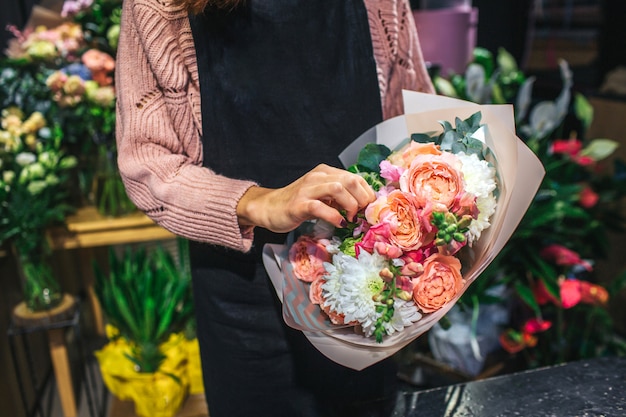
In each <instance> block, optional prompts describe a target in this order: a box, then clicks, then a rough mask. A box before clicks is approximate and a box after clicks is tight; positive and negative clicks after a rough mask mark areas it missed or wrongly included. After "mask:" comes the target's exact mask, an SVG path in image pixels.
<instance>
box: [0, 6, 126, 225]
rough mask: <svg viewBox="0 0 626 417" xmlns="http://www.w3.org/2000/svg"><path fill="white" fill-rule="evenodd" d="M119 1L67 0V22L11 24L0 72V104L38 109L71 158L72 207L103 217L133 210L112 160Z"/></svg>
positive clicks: (114, 162)
mask: <svg viewBox="0 0 626 417" xmlns="http://www.w3.org/2000/svg"><path fill="white" fill-rule="evenodd" d="M121 5H122V2H121V1H119V0H98V1H89V2H84V1H80V2H74V1H67V2H65V3H64V6H63V12H62V17H64V18H66V19H68V21H66V22H64V23H62V24H60V25H59V26H57V27H52V28H46V27H37V28H28V29H25V30H24V31H23V32H22V31H19V30H18V29H17V28H14V27H13V28H11V30H12V31H13V34H14V35H15V39H13V40H12V41H11V42H10V44H9V48H8V49H7V51H6V55H7V59H5V60H4V61H3V62H2V68H3V70H2V73H1V75H0V81H2V83H3V87H4V86H6V88H3V90H4V91H3V92H1V93H0V101H1V102H2V103H3V105H5V106H6V105H19V106H21V107H22V108H24V109H25V110H30V109H32V110H39V111H42V112H43V113H44V114H45V116H46V118H47V119H48V121H49V123H50V124H51V125H52V124H53V125H54V126H55V128H56V129H58V130H59V131H60V132H61V133H62V135H63V142H64V146H65V148H66V149H67V150H68V152H69V153H70V154H72V155H75V156H76V157H77V158H78V160H79V165H78V168H77V170H76V171H75V172H76V178H75V182H76V184H75V188H76V192H75V198H76V200H77V203H76V204H77V205H84V204H94V205H95V206H96V208H98V211H99V212H100V213H101V214H102V215H106V216H118V215H122V214H126V213H128V212H131V211H134V210H135V207H134V205H133V204H132V203H131V202H130V200H129V199H128V198H127V196H126V193H125V192H123V190H124V187H123V184H122V182H121V179H120V177H119V175H118V174H117V165H116V150H115V149H116V146H115V86H114V70H115V59H114V57H115V53H116V46H117V36H118V35H119V21H120V15H121ZM33 92H34V93H35V95H34V96H31V94H32V93H33Z"/></svg>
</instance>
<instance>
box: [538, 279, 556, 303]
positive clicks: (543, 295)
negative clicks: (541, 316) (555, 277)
mask: <svg viewBox="0 0 626 417" xmlns="http://www.w3.org/2000/svg"><path fill="white" fill-rule="evenodd" d="M533 295H534V296H535V300H537V304H539V305H541V306H542V305H544V304H547V303H549V302H552V303H554V304H556V305H558V304H559V300H558V299H557V298H556V297H555V296H553V295H552V294H550V291H548V289H547V288H546V284H544V283H543V281H542V280H538V281H537V282H536V283H535V285H534V286H533Z"/></svg>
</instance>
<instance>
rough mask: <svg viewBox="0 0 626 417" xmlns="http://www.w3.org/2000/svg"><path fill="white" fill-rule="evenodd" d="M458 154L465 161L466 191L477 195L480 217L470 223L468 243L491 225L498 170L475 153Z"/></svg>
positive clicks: (494, 206)
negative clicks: (490, 219)
mask: <svg viewBox="0 0 626 417" xmlns="http://www.w3.org/2000/svg"><path fill="white" fill-rule="evenodd" d="M457 156H458V157H459V158H460V159H461V162H462V163H463V168H462V171H463V179H464V180H465V189H466V191H468V192H470V193H472V194H474V195H475V196H476V206H477V207H478V211H479V213H478V218H477V219H476V220H474V221H472V223H471V224H470V228H469V229H470V230H469V234H468V241H469V242H468V243H469V244H471V243H472V242H473V241H475V240H477V239H478V238H479V237H480V234H481V233H482V231H483V230H485V229H486V228H488V227H489V226H490V223H489V218H490V217H491V216H492V215H493V213H494V212H495V210H496V198H495V197H494V194H493V192H494V191H495V189H496V181H495V174H496V170H495V169H494V168H493V167H492V166H491V165H489V163H488V162H487V161H485V160H480V159H478V157H477V156H476V155H475V154H472V155H466V154H464V153H459V154H457Z"/></svg>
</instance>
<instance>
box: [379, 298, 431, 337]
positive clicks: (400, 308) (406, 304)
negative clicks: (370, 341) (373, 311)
mask: <svg viewBox="0 0 626 417" xmlns="http://www.w3.org/2000/svg"><path fill="white" fill-rule="evenodd" d="M421 318H422V315H421V314H420V312H419V311H418V309H417V306H416V305H415V303H414V302H413V301H404V300H401V299H399V298H396V299H394V302H393V317H391V321H390V322H389V323H384V324H383V326H384V328H385V332H386V333H387V334H388V335H390V334H393V333H395V332H399V331H402V329H404V328H405V327H407V326H410V325H411V324H413V323H415V322H416V321H418V320H419V319H421Z"/></svg>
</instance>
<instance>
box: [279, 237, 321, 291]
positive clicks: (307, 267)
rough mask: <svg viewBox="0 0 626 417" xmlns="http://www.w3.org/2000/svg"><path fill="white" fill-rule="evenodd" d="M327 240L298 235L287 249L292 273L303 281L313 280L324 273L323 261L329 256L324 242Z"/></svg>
mask: <svg viewBox="0 0 626 417" xmlns="http://www.w3.org/2000/svg"><path fill="white" fill-rule="evenodd" d="M326 242H327V241H325V240H324V239H322V240H319V241H318V240H315V239H313V238H311V237H309V236H300V238H298V240H297V241H296V242H295V243H294V244H293V245H292V246H291V248H290V249H289V262H291V264H292V265H293V274H294V275H295V276H296V277H297V278H298V279H300V280H302V281H305V282H313V281H315V280H316V279H318V278H320V277H322V276H323V275H325V274H326V269H324V262H330V261H331V257H330V254H329V253H328V251H327V250H326V247H325V246H324V244H325V243H326Z"/></svg>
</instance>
